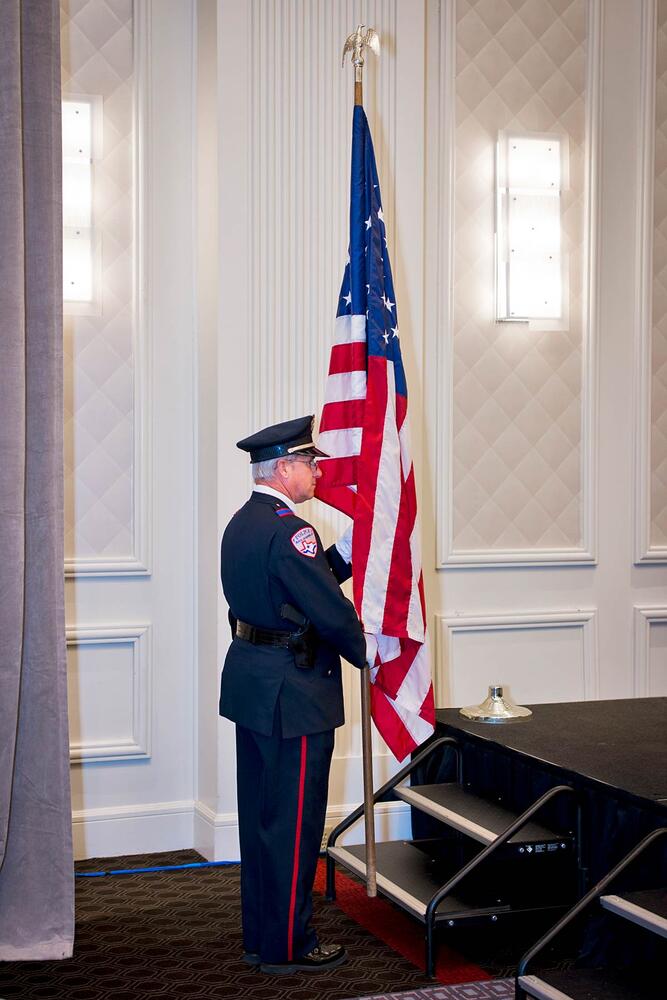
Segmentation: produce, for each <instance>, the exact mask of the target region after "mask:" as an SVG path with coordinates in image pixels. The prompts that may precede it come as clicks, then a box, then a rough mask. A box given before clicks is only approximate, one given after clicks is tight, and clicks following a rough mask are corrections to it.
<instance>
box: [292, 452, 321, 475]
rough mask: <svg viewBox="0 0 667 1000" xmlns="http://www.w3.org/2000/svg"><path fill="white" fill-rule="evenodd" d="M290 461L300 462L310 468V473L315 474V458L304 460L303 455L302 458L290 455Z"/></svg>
mask: <svg viewBox="0 0 667 1000" xmlns="http://www.w3.org/2000/svg"><path fill="white" fill-rule="evenodd" d="M291 461H292V462H302V463H303V464H304V465H308V466H310V471H311V472H315V470H316V469H317V459H316V458H306V457H305V455H304V456H300V455H292V456H291Z"/></svg>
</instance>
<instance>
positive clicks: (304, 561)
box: [220, 493, 366, 737]
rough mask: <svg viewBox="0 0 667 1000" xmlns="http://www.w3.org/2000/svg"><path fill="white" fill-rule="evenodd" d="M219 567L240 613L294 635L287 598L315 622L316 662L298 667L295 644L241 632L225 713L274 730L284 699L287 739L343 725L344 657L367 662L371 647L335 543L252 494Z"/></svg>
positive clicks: (226, 677)
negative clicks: (285, 614) (347, 591)
mask: <svg viewBox="0 0 667 1000" xmlns="http://www.w3.org/2000/svg"><path fill="white" fill-rule="evenodd" d="M221 573H222V587H223V590H224V593H225V597H226V599H227V603H228V604H229V608H230V613H231V616H233V617H234V618H236V619H240V620H241V621H243V622H246V623H247V624H249V625H255V626H256V627H258V628H268V629H281V630H283V631H294V630H295V629H297V628H298V626H297V625H295V624H293V623H291V622H289V621H286V620H285V619H284V618H282V617H281V615H280V608H281V606H282V605H283V604H284V603H288V604H291V605H292V606H293V607H294V608H296V609H297V610H298V611H300V612H301V613H302V614H303V615H305V616H306V617H307V618H309V619H310V621H311V623H312V626H313V627H314V629H315V662H314V665H313V666H312V667H310V668H305V669H304V668H302V667H297V666H296V664H295V662H294V654H293V653H292V651H291V650H289V649H286V648H282V647H279V646H265V645H254V644H253V643H250V642H247V641H246V640H244V639H240V638H238V637H234V639H233V641H232V644H231V646H230V648H229V651H228V653H227V657H226V659H225V666H224V670H223V672H222V687H221V692H220V714H221V715H224V716H225V717H226V718H228V719H231V720H232V721H233V722H237V723H239V724H240V725H242V726H245V727H246V728H248V729H252V730H254V731H255V732H258V733H263V734H264V735H265V736H270V735H271V732H272V729H273V720H274V715H275V709H276V702H278V701H279V703H280V718H281V722H282V735H283V736H284V737H292V736H308V735H310V734H311V733H319V732H323V731H325V730H327V729H334V728H335V727H336V726H341V725H342V724H343V722H344V721H345V719H344V712H343V688H342V684H341V667H340V657H341V656H343V657H345V659H346V660H349V662H350V663H352V664H354V665H355V666H357V667H363V666H364V665H365V657H366V643H365V639H364V634H363V631H362V629H361V625H360V623H359V619H358V618H357V614H356V611H355V610H354V605H353V604H352V603H351V602H350V601H348V600H347V598H346V597H344V596H343V594H342V592H341V589H340V586H339V582H341V583H342V582H343V581H344V580H346V579H348V577H349V576H350V567H349V565H348V564H347V563H346V562H345V561H344V560H343V558H342V557H341V556H340V554H339V553H338V550H337V549H336V548H335V546H332V547H331V548H330V549H328V550H327V551H326V552H325V551H324V550H323V549H322V542H321V541H320V537H319V535H318V534H317V532H316V531H315V529H314V528H313V527H312V525H310V524H308V522H307V521H304V520H302V518H300V517H298V516H297V515H296V514H294V513H293V512H292V511H291V509H290V508H289V507H288V506H287V505H286V504H284V503H282V502H281V501H280V500H278V499H277V498H276V497H273V496H270V495H268V494H265V493H252V495H251V497H250V499H249V500H248V501H247V503H245V504H244V506H243V507H241V509H240V510H239V511H237V513H236V514H235V515H234V517H233V518H232V519H231V521H230V522H229V524H228V525H227V528H226V530H225V533H224V535H223V538H222V553H221Z"/></svg>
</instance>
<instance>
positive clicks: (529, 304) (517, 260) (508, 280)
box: [496, 131, 568, 330]
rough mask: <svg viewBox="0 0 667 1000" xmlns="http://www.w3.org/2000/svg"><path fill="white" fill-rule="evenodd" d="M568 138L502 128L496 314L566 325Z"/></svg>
mask: <svg viewBox="0 0 667 1000" xmlns="http://www.w3.org/2000/svg"><path fill="white" fill-rule="evenodd" d="M567 154H568V149H567V137H566V136H564V135H545V134H538V133H518V132H509V131H506V132H500V133H499V134H498V146H497V156H496V318H497V319H498V320H499V321H501V322H527V323H530V325H531V326H534V327H535V328H536V329H540V330H544V329H557V330H562V329H567V326H568V287H567V286H568V281H567V261H566V257H565V255H564V254H563V250H562V232H561V223H562V220H561V192H562V191H563V190H566V189H567V187H568V177H567V173H568V171H567V163H568V155H567Z"/></svg>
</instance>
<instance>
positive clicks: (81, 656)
mask: <svg viewBox="0 0 667 1000" xmlns="http://www.w3.org/2000/svg"><path fill="white" fill-rule="evenodd" d="M149 636H150V633H149V629H148V626H147V625H131V626H123V625H118V626H79V627H77V628H68V629H67V678H68V703H69V717H70V760H71V761H73V762H74V761H88V762H92V761H101V760H105V761H108V760H126V759H127V758H136V757H143V758H146V757H150V702H151V683H150V680H151V663H150V647H149Z"/></svg>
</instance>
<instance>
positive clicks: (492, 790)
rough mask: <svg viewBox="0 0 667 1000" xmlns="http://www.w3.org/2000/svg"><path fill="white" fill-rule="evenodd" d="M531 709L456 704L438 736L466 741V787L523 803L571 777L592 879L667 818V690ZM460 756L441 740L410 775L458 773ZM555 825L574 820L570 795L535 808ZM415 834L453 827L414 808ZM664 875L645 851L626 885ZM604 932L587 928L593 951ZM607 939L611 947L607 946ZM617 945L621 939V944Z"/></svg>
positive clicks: (664, 864)
mask: <svg viewBox="0 0 667 1000" xmlns="http://www.w3.org/2000/svg"><path fill="white" fill-rule="evenodd" d="M529 707H530V708H532V710H533V715H532V716H530V717H529V718H528V719H524V720H520V721H513V722H509V723H501V724H498V723H483V722H472V721H470V720H468V719H464V718H463V717H462V716H460V715H459V712H458V709H456V708H449V709H442V710H439V711H438V712H437V713H436V717H437V726H436V733H435V735H436V737H437V736H451V737H454V739H456V741H457V743H458V744H459V746H460V749H461V759H462V775H463V783H464V787H467V788H469V789H470V790H471V791H472V792H474V793H476V794H478V795H481V796H483V797H484V798H487V799H490V800H494V801H498V802H500V803H501V804H502V805H503V806H505V807H506V808H508V809H512V810H515V811H519V812H520V811H523V810H524V809H526V808H527V807H528V806H529V805H530V804H531V803H532V802H535V801H536V800H537V799H538V798H539V797H540V796H541V795H542V794H543V793H544V792H545V791H547V790H548V789H549V788H553V787H554V785H559V784H565V785H570V786H571V787H572V788H574V789H575V790H576V792H577V793H578V796H577V798H578V800H579V802H580V803H581V807H582V817H583V826H582V837H581V840H582V852H581V859H582V863H581V867H582V873H583V876H584V880H585V882H586V883H587V884H588V885H589V886H590V885H592V884H593V883H595V882H597V881H598V880H599V879H600V878H602V876H603V875H606V874H607V872H608V871H609V870H610V869H611V868H612V867H613V866H614V865H615V864H617V862H618V861H620V860H621V858H623V857H624V856H625V855H626V854H627V853H628V852H629V851H630V850H631V849H632V848H633V847H634V846H635V845H636V844H637V843H638V842H639V841H640V840H641V839H642V838H643V837H645V836H646V834H648V833H650V832H651V831H652V830H654V829H656V828H657V827H662V826H667V698H632V699H623V700H618V701H588V702H567V703H560V704H549V705H531V706H529ZM455 776H456V770H455V757H454V754H453V752H452V751H450V750H448V749H444V750H443V751H442V753H441V754H439V755H438V754H434V755H433V759H431V760H428V761H426V763H425V764H423V765H422V766H421V767H420V768H419V769H418V770H417V771H416V772H415V773H414V774H413V775H412V780H411V783H412V784H413V785H421V784H436V783H438V782H443V781H453V780H455ZM536 820H537V821H538V822H541V823H544V824H545V825H547V826H549V827H552V828H554V829H571V830H572V831H573V832H574V831H575V827H576V823H575V820H576V817H575V815H574V810H573V808H572V803H571V802H566V801H564V800H563V801H557V802H556V803H555V804H553V805H549V806H547V808H546V809H545V810H544V811H543V812H542V813H540V815H539V816H536ZM412 830H413V837H414V838H415V839H422V838H424V839H426V838H430V837H439V836H443V835H446V831H445V828H444V827H442V826H441V824H439V823H438V822H437V821H436V820H432V819H430V818H429V817H428V816H425V815H424V814H423V813H420V812H418V811H416V810H413V813H412ZM656 884H663V885H667V858H665V856H664V852H663V856H662V858H661V857H657V858H656V857H651V858H647V859H646V860H645V862H644V864H641V865H638V866H636V867H635V868H634V869H633V871H632V872H629V873H628V874H627V876H626V877H625V879H624V882H623V885H622V886H621V887H620V888H625V889H628V890H637V889H645V888H650V887H654V886H655V885H656ZM600 943H601V942H600V941H599V939H598V935H597V934H596V933H595V932H593V933H591V934H589V935H588V936H587V945H588V950H589V954H592V953H594V952H596V951H597V949H598V945H599V944H600ZM608 945H609V942H607V943H606V946H605V950H608ZM614 947H616V945H614Z"/></svg>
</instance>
